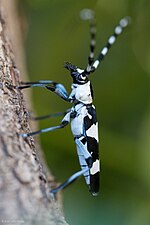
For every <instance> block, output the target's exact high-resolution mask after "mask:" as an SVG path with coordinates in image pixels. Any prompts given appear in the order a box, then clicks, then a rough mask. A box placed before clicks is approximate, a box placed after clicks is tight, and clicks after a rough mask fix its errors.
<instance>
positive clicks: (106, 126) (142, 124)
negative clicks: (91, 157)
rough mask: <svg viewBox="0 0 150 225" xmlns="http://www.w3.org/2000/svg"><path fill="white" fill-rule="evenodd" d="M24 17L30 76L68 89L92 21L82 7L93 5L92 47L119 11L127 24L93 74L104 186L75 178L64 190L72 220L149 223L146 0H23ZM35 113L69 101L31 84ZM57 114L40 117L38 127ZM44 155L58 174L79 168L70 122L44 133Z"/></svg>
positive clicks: (99, 224)
mask: <svg viewBox="0 0 150 225" xmlns="http://www.w3.org/2000/svg"><path fill="white" fill-rule="evenodd" d="M20 6H21V7H20V10H21V13H24V15H25V17H26V20H27V27H28V31H27V36H26V40H25V50H26V61H27V68H28V73H29V76H30V78H29V79H30V81H35V80H40V79H43V80H44V79H49V80H55V81H57V82H60V83H63V84H64V85H65V87H66V88H67V90H68V92H70V90H71V88H70V85H71V82H72V79H71V77H70V75H69V73H68V71H67V70H65V69H64V68H63V64H64V62H65V61H70V62H72V63H73V64H75V65H77V66H79V67H81V68H84V67H85V65H86V64H87V57H88V54H89V24H88V22H84V21H81V20H80V18H79V12H80V10H81V9H83V8H91V9H93V10H94V11H95V12H96V18H97V37H96V40H97V48H96V55H97V54H98V52H99V50H100V49H101V48H102V47H103V46H104V44H105V43H106V40H107V38H108V37H109V35H111V34H112V32H113V28H114V26H115V25H116V24H117V23H118V21H119V19H120V18H121V17H123V16H126V15H129V16H131V17H132V24H131V25H130V26H129V27H128V28H127V29H126V31H125V32H124V33H123V34H122V35H121V36H120V37H119V38H118V40H117V42H116V43H115V45H114V46H113V47H112V49H111V50H110V52H109V54H108V55H107V57H106V58H105V60H104V61H103V63H102V64H101V66H100V68H99V69H98V70H97V71H96V72H95V73H94V74H93V75H91V77H90V78H91V81H92V83H93V87H94V92H95V100H94V104H95V105H96V107H97V114H98V120H99V130H100V156H101V168H102V171H101V190H100V194H99V196H98V197H92V196H91V195H90V193H89V192H88V189H87V187H86V185H85V182H84V179H83V178H80V179H79V180H78V181H76V182H75V183H74V184H73V185H71V186H70V187H68V188H67V189H65V190H64V192H63V201H64V212H65V217H66V220H67V221H68V223H69V224H70V225H78V224H81V225H91V224H94V225H149V224H150V137H149V136H150V100H149V96H150V93H149V86H150V1H149V0H136V1H135V0H130V1H129V0H114V1H111V0H93V1H91V0H80V1H69V0H22V1H20ZM32 91H33V92H32V93H33V102H34V106H35V109H36V113H37V115H44V114H47V113H50V112H51V113H54V112H60V111H65V110H66V109H68V108H69V107H70V104H69V103H66V102H64V101H62V100H61V99H59V97H57V96H56V95H54V94H53V93H51V92H48V91H47V90H43V89H42V90H41V89H33V90H32ZM60 120H61V118H54V119H49V120H46V121H41V122H40V123H39V126H40V127H41V128H44V127H48V126H53V125H56V124H59V122H60ZM41 143H42V146H43V149H44V152H45V156H46V159H47V163H48V165H49V166H50V168H51V170H52V172H53V174H54V175H55V176H56V178H57V180H58V181H61V182H62V181H64V180H65V179H66V178H67V177H68V176H69V175H71V174H72V173H74V172H75V171H77V170H79V169H80V166H79V163H78V158H77V154H76V149H75V144H74V141H73V137H72V134H71V131H70V127H69V126H68V127H66V128H65V129H64V130H58V131H54V132H53V133H47V134H42V135H41Z"/></svg>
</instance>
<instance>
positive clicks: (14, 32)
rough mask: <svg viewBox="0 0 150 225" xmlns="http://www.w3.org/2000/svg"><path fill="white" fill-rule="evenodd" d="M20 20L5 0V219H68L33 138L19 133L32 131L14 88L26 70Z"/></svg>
mask: <svg viewBox="0 0 150 225" xmlns="http://www.w3.org/2000/svg"><path fill="white" fill-rule="evenodd" d="M19 21H20V18H19V17H18V16H17V10H16V1H15V0H9V1H8V0H0V224H7V225H8V224H11V225H12V224H27V225H31V224H39V225H41V224H43V225H51V224H55V225H56V224H66V222H65V220H64V218H63V215H62V212H61V207H60V205H59V203H58V202H55V201H54V200H53V199H51V198H50V195H49V186H50V184H48V179H47V174H45V172H44V171H48V170H47V168H46V167H45V165H44V169H43V167H42V164H41V160H40V159H39V157H38V155H37V147H36V145H35V143H34V139H33V138H32V137H29V138H26V139H23V138H22V137H20V136H19V134H20V133H23V132H24V133H27V132H30V127H29V124H28V112H27V110H26V107H25V105H24V97H23V95H22V93H21V91H19V90H15V89H13V88H11V85H18V84H19V73H20V72H19V69H18V66H19V68H20V69H21V74H22V75H23V74H24V75H25V74H26V73H25V67H24V63H23V61H24V60H23V53H22V52H23V51H22V43H21V41H22V40H21V32H20V29H19ZM14 56H15V57H14ZM23 78H24V79H26V78H25V77H22V79H23ZM38 151H39V147H38ZM49 176H50V175H49ZM50 178H52V176H50Z"/></svg>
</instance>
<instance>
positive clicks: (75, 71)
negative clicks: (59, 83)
mask: <svg viewBox="0 0 150 225" xmlns="http://www.w3.org/2000/svg"><path fill="white" fill-rule="evenodd" d="M64 67H65V68H66V69H67V70H69V71H70V73H71V76H72V78H73V83H75V84H85V83H87V82H88V78H87V75H86V74H85V73H84V70H81V69H79V68H78V67H77V66H74V65H72V64H71V63H69V62H66V63H65V65H64Z"/></svg>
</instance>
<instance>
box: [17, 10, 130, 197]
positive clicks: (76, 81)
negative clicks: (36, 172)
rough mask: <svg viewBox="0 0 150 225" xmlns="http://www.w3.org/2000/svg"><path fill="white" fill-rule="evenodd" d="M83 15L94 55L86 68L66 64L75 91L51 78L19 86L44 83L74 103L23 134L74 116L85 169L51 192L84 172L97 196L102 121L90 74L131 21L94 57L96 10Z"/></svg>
mask: <svg viewBox="0 0 150 225" xmlns="http://www.w3.org/2000/svg"><path fill="white" fill-rule="evenodd" d="M82 15H83V16H82V17H83V18H84V19H89V20H90V36H91V41H90V55H89V58H88V65H87V67H86V69H84V70H82V69H79V68H78V67H77V66H74V65H72V64H71V63H66V64H65V68H66V69H67V70H69V71H70V74H71V76H72V79H73V84H72V86H71V88H72V91H71V94H70V95H68V93H67V91H66V89H65V87H64V86H63V85H62V84H60V83H56V82H54V81H51V80H50V81H49V80H40V81H37V82H21V84H22V85H21V86H17V87H15V88H17V89H24V88H30V87H42V88H43V87H44V88H47V89H48V90H50V91H52V92H54V93H55V94H57V95H58V96H59V97H61V98H62V99H64V100H65V101H67V102H71V103H73V107H72V108H71V109H69V110H67V111H66V112H65V113H57V114H56V115H49V116H44V117H39V118H37V119H43V118H47V117H54V116H59V115H62V114H64V115H65V116H64V118H63V120H62V121H61V124H60V125H58V126H53V127H49V128H46V129H42V130H39V131H35V132H33V133H28V134H21V136H22V137H24V138H26V137H29V136H32V135H35V134H39V133H43V132H48V131H53V130H56V129H60V128H63V127H65V126H66V125H68V123H70V120H71V130H72V133H73V136H74V141H75V143H76V148H77V153H78V157H79V162H80V165H81V171H79V172H77V173H75V174H73V175H72V176H71V177H69V178H68V179H67V180H66V181H65V182H64V183H62V184H61V185H60V186H58V187H57V188H55V189H53V190H51V193H53V194H55V193H57V192H58V191H60V190H61V189H63V188H65V187H66V186H67V185H69V184H70V183H72V182H73V181H74V180H76V179H77V178H78V177H79V176H81V175H84V177H85V181H86V184H87V185H88V187H89V191H90V192H91V194H92V195H93V196H96V195H97V194H98V192H99V173H100V163H99V152H98V124H97V119H96V111H95V107H94V105H93V104H92V101H93V90H92V86H91V82H90V81H89V79H88V76H89V75H90V74H91V73H93V72H94V71H95V70H96V69H97V68H98V66H99V65H100V63H101V61H102V60H103V58H104V57H105V55H106V54H107V52H108V50H109V49H110V47H111V46H112V45H113V44H114V42H115V41H116V39H117V37H118V35H120V34H121V33H122V31H123V29H124V28H125V27H126V26H127V25H128V24H129V18H128V17H125V18H123V19H121V20H120V22H119V24H118V25H117V26H116V27H115V30H114V33H113V35H111V36H110V37H109V39H108V41H107V44H106V45H105V46H104V47H103V48H102V50H101V52H100V54H99V55H98V57H97V59H96V60H95V61H94V49H95V33H96V28H95V22H94V17H93V12H92V11H91V10H88V9H87V10H83V11H82Z"/></svg>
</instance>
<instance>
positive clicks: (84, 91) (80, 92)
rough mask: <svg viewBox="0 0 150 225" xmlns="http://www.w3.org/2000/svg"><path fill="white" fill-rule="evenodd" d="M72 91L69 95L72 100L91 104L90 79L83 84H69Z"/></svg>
mask: <svg viewBox="0 0 150 225" xmlns="http://www.w3.org/2000/svg"><path fill="white" fill-rule="evenodd" d="M71 88H72V92H71V94H70V96H69V98H70V99H72V100H73V101H75V100H77V101H79V102H82V103H83V104H86V105H87V104H91V103H92V100H93V99H92V93H91V85H90V81H88V82H87V83H85V84H82V85H80V84H74V83H73V84H72V86H71Z"/></svg>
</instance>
